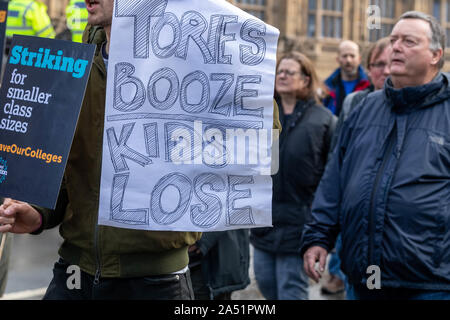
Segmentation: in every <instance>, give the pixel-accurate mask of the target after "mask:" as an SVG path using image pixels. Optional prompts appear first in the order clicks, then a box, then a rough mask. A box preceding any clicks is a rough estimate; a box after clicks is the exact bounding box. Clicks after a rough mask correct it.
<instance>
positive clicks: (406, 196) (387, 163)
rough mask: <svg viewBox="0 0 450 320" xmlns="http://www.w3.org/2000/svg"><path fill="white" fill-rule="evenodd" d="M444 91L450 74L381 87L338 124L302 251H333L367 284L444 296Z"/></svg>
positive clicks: (448, 177) (447, 257)
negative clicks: (375, 281)
mask: <svg viewBox="0 0 450 320" xmlns="http://www.w3.org/2000/svg"><path fill="white" fill-rule="evenodd" d="M449 98H450V87H449V78H448V75H444V74H439V75H438V76H437V77H436V78H435V79H434V80H433V81H432V82H430V83H428V84H426V85H423V86H419V87H413V88H411V87H410V88H404V89H394V88H393V87H392V84H391V82H390V79H388V80H387V82H386V84H385V87H384V89H383V90H378V91H375V92H373V93H371V94H369V95H368V96H367V98H366V99H365V100H364V101H363V102H362V104H364V106H363V107H362V106H361V107H356V108H355V110H354V111H353V112H352V113H351V115H350V117H349V118H348V120H347V121H346V122H345V123H344V125H343V128H342V132H341V134H340V136H339V140H338V143H337V145H336V149H335V151H334V153H333V155H332V157H331V159H330V162H329V164H328V166H327V168H326V170H325V173H324V176H323V178H322V181H321V183H320V185H319V188H318V189H317V192H316V197H315V200H314V204H313V208H312V221H311V222H310V223H309V224H308V225H307V226H306V227H305V232H304V235H303V241H304V246H303V248H302V254H303V253H304V252H305V251H306V249H307V248H309V247H311V246H313V245H319V246H322V247H323V248H325V249H326V250H328V251H329V250H330V249H332V248H333V246H334V243H335V239H336V236H337V234H338V233H339V231H340V232H341V234H342V250H341V253H340V257H341V260H342V264H341V268H342V269H343V271H344V272H345V274H346V275H347V276H348V279H349V281H350V282H351V283H353V284H356V283H360V284H362V285H365V284H366V281H367V277H368V276H369V275H368V274H367V273H366V271H367V268H368V267H369V266H370V265H377V266H379V267H380V269H381V286H382V287H404V288H418V289H427V290H450V100H449Z"/></svg>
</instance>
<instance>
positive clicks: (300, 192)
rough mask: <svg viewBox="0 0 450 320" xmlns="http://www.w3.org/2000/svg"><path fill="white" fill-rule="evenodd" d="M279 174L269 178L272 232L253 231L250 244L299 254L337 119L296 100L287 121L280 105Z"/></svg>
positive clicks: (309, 104) (315, 107)
mask: <svg viewBox="0 0 450 320" xmlns="http://www.w3.org/2000/svg"><path fill="white" fill-rule="evenodd" d="M278 105H279V106H280V120H281V122H282V125H283V131H281V135H280V140H279V141H280V145H279V146H280V149H279V155H280V156H279V170H278V172H277V173H276V174H275V175H273V176H272V180H273V188H272V190H273V192H272V195H273V197H272V224H273V227H272V228H254V229H252V230H251V237H250V241H251V243H252V245H253V246H254V247H256V248H258V249H260V250H265V251H268V252H272V253H295V254H298V252H299V250H300V246H301V237H302V231H303V226H304V224H305V222H306V221H308V219H309V217H310V214H311V204H312V201H313V198H314V192H315V190H316V188H317V186H318V184H319V181H320V178H321V177H322V174H323V171H324V170H325V165H326V163H327V156H328V150H329V148H330V143H331V138H332V136H333V133H334V128H335V126H336V117H334V116H333V115H332V114H331V112H330V111H329V110H327V109H326V108H325V107H323V106H322V105H318V104H317V103H316V102H315V101H314V100H313V99H311V100H309V101H302V100H299V101H298V102H297V104H296V107H295V109H294V112H293V113H292V115H291V117H290V118H289V119H287V117H286V115H285V114H284V112H283V108H282V105H281V101H279V102H278Z"/></svg>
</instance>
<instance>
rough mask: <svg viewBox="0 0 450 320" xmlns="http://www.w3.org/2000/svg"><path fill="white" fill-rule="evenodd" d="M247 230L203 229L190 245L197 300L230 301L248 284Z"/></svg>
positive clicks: (193, 281) (193, 285) (191, 269)
mask: <svg viewBox="0 0 450 320" xmlns="http://www.w3.org/2000/svg"><path fill="white" fill-rule="evenodd" d="M248 236H249V235H248V230H247V229H240V230H229V231H218V232H205V233H203V235H202V238H201V239H200V240H198V241H197V242H196V243H195V244H194V245H192V246H191V247H190V248H189V269H190V271H191V279H192V287H193V289H194V296H195V299H196V300H231V294H232V293H233V291H236V290H241V289H244V288H245V287H247V286H248V284H249V283H250V278H249V274H248V268H249V261H250V253H249V251H250V250H249V249H250V248H249V237H248Z"/></svg>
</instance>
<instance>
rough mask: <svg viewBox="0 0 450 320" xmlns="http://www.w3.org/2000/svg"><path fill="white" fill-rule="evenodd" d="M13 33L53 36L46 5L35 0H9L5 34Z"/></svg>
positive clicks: (44, 36) (11, 34)
mask: <svg viewBox="0 0 450 320" xmlns="http://www.w3.org/2000/svg"><path fill="white" fill-rule="evenodd" d="M14 34H20V35H25V36H36V37H43V38H54V37H55V30H54V29H53V26H52V23H51V21H50V17H49V16H48V14H47V6H46V5H45V4H44V3H42V2H41V1H37V0H11V1H10V2H9V6H8V19H7V22H6V36H7V37H12V36H13V35H14Z"/></svg>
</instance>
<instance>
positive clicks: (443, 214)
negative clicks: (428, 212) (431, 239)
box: [433, 203, 450, 268]
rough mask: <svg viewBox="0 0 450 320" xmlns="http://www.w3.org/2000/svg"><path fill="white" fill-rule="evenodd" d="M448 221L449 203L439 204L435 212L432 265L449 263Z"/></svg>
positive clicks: (449, 214)
mask: <svg viewBox="0 0 450 320" xmlns="http://www.w3.org/2000/svg"><path fill="white" fill-rule="evenodd" d="M449 223H450V203H447V204H444V205H442V206H441V209H440V210H439V212H438V213H437V214H436V242H435V245H434V253H433V265H434V267H435V268H440V267H441V263H447V264H448V263H449V262H450V261H448V260H449V258H448V257H449V254H448V251H449V250H450V246H449V235H448V233H449V231H450V230H449V229H450V228H449Z"/></svg>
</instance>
